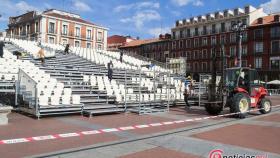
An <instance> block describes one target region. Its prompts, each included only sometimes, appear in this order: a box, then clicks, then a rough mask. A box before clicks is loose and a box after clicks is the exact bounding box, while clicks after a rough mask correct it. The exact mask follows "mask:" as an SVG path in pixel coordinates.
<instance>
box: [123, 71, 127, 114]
mask: <svg viewBox="0 0 280 158" xmlns="http://www.w3.org/2000/svg"><path fill="white" fill-rule="evenodd" d="M126 71H127V70H125V74H124V77H125V79H124V81H125V82H124V89H125V92H124V110H125V111H126V110H127V104H126V96H127V95H126V93H127V83H126V82H127V79H126V76H127V75H126V73H127V72H126Z"/></svg>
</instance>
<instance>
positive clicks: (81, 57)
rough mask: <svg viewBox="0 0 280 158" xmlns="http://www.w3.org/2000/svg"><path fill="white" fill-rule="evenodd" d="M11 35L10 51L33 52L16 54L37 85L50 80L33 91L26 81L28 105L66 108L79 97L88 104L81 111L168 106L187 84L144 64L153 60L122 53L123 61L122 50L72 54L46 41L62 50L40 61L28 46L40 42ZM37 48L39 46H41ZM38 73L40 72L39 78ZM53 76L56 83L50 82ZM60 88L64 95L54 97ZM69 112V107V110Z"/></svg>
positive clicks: (75, 49) (22, 71) (80, 50)
mask: <svg viewBox="0 0 280 158" xmlns="http://www.w3.org/2000/svg"><path fill="white" fill-rule="evenodd" d="M10 41H11V42H12V44H10V45H6V48H7V49H8V50H10V52H12V51H14V50H19V51H21V52H22V51H25V52H28V54H29V55H27V56H25V57H22V59H21V60H17V62H18V61H20V62H22V63H30V64H27V65H17V66H18V67H19V68H20V74H21V75H22V74H23V76H24V77H23V78H27V80H31V79H32V80H34V81H35V83H34V84H35V85H37V89H38V85H39V84H41V80H43V81H44V83H45V84H43V85H42V86H39V87H40V88H39V91H40V93H38V94H36V93H32V94H30V92H29V91H32V90H30V89H29V90H28V86H27V88H26V85H25V87H24V86H21V90H22V88H23V91H28V92H27V93H25V92H24V93H21V94H23V95H24V96H25V97H24V99H26V100H27V101H28V102H30V104H29V107H28V108H32V106H33V107H34V106H39V107H52V108H54V107H59V109H60V110H62V109H63V107H65V108H68V110H69V105H71V104H73V99H74V102H75V103H80V105H83V107H82V110H81V111H83V113H85V114H89V115H92V114H100V113H112V112H123V111H125V110H130V111H135V112H138V113H151V112H155V111H166V110H168V108H169V106H170V105H172V104H173V103H174V102H176V101H178V100H183V93H182V91H183V90H184V84H182V83H181V81H179V80H174V79H173V78H172V77H170V71H169V70H166V69H164V68H162V67H159V66H153V67H152V68H148V67H145V66H144V67H143V66H142V65H149V64H150V63H149V62H147V61H142V60H139V59H137V58H134V57H131V56H128V55H123V62H120V61H119V55H120V54H119V52H108V51H103V50H95V49H85V48H80V47H71V48H70V50H71V53H70V54H62V53H58V52H59V51H60V52H61V51H62V50H63V49H64V47H63V46H61V45H53V44H45V43H42V44H41V45H40V46H41V47H43V48H44V49H45V50H47V51H48V52H57V53H55V54H54V55H53V56H52V57H53V58H48V59H47V60H46V64H45V65H41V63H40V61H39V60H36V56H35V55H34V54H35V53H34V50H32V51H29V50H28V49H26V48H25V47H27V46H28V45H29V44H31V45H32V47H34V46H37V44H36V43H35V42H26V41H23V40H13V39H10ZM23 43H24V44H26V45H27V46H26V45H24V44H23ZM34 49H36V50H38V48H34ZM110 61H112V62H113V65H114V66H113V72H114V73H113V80H112V81H111V82H110V81H109V80H108V77H107V71H108V70H107V63H108V62H110ZM27 67H29V68H27ZM34 73H35V74H34ZM39 74H40V75H41V77H39V78H38V76H37V75H39ZM50 82H53V83H52V84H51V85H49V83H50ZM23 84H26V83H23ZM48 85H49V86H48ZM29 87H30V85H29ZM24 88H25V89H24ZM41 89H44V90H45V91H47V92H44V91H42V90H41ZM41 92H44V93H41ZM57 93H58V94H59V95H58V97H55V96H56V94H57ZM36 95H37V96H36ZM64 95H66V96H70V101H69V100H68V99H67V98H69V97H64ZM71 96H72V97H71ZM36 97H37V98H38V99H36ZM34 98H35V100H34ZM36 100H38V105H36ZM66 105H67V106H66ZM76 105H78V104H76ZM39 109H40V108H39ZM62 111H63V110H62ZM64 112H65V113H66V112H67V110H66V111H64ZM68 112H71V110H70V111H68ZM54 113H59V112H57V111H55V112H54Z"/></svg>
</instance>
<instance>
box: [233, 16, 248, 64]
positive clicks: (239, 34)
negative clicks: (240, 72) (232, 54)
mask: <svg viewBox="0 0 280 158" xmlns="http://www.w3.org/2000/svg"><path fill="white" fill-rule="evenodd" d="M246 27H247V26H246V24H243V23H242V22H241V21H238V22H237V23H235V24H233V25H232V27H231V30H232V31H234V32H236V33H237V35H236V36H237V38H238V56H237V57H238V59H237V65H236V66H238V67H242V59H241V56H242V32H243V31H244V30H245V29H246Z"/></svg>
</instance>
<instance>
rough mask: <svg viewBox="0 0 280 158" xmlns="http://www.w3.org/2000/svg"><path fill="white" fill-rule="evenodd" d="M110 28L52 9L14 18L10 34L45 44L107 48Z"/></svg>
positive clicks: (11, 21)
mask: <svg viewBox="0 0 280 158" xmlns="http://www.w3.org/2000/svg"><path fill="white" fill-rule="evenodd" d="M107 32H108V29H107V28H105V27H101V26H99V25H96V24H94V23H92V22H89V21H86V20H84V19H82V18H81V17H80V16H79V15H77V14H73V13H68V12H64V11H60V10H55V9H50V10H46V11H44V12H42V13H41V14H38V13H37V12H35V11H31V12H28V13H25V14H23V15H20V16H17V17H10V19H9V24H8V29H7V36H10V37H14V38H23V39H30V40H39V41H41V42H45V43H53V44H66V43H69V44H70V45H71V46H80V47H84V48H96V49H107Z"/></svg>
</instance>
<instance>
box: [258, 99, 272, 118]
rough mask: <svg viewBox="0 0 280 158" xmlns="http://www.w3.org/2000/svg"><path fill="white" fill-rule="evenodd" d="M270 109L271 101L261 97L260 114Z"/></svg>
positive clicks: (268, 111)
mask: <svg viewBox="0 0 280 158" xmlns="http://www.w3.org/2000/svg"><path fill="white" fill-rule="evenodd" d="M270 111H271V101H270V100H269V99H266V98H263V99H262V100H261V102H260V112H261V113H262V114H267V113H270Z"/></svg>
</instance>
